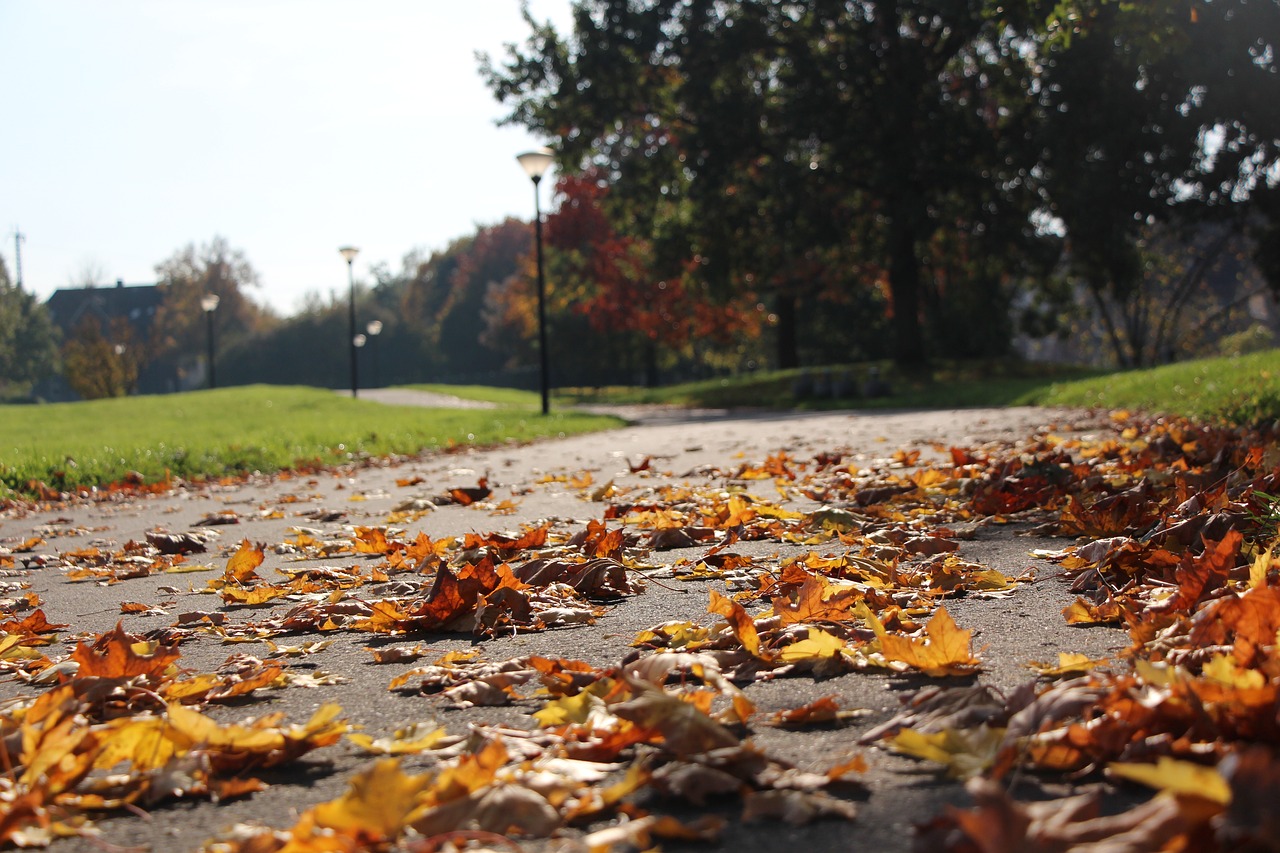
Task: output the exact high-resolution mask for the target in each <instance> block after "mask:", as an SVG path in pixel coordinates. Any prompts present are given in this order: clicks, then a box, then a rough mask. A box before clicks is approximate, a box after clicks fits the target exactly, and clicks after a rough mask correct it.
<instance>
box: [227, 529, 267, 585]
mask: <svg viewBox="0 0 1280 853" xmlns="http://www.w3.org/2000/svg"><path fill="white" fill-rule="evenodd" d="M265 558H266V557H265V555H264V554H263V552H262V546H261V545H254V544H252V543H251V542H250V541H249V540H248V539H245V540H244V541H243V542H241V543H240V549H239V550H238V551H236V552H235V553H234V554H232V555H231V559H230V560H228V561H227V568H226V571H224V572H223V573H222V579H223V580H224V581H227V582H234V583H239V584H245V583H252V582H253V581H257V580H261V578H260V577H259V576H258V574H257V572H256V571H255V570H256V569H257V568H258V566H261V565H262V561H263V560H264V559H265Z"/></svg>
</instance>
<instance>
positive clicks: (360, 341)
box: [351, 335, 368, 347]
mask: <svg viewBox="0 0 1280 853" xmlns="http://www.w3.org/2000/svg"><path fill="white" fill-rule="evenodd" d="M366 340H368V338H366V337H365V336H364V335H356V336H355V337H354V338H352V339H351V343H353V344H355V345H356V347H362V346H364V344H365V341H366Z"/></svg>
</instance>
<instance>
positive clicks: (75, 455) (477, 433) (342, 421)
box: [0, 350, 1280, 496]
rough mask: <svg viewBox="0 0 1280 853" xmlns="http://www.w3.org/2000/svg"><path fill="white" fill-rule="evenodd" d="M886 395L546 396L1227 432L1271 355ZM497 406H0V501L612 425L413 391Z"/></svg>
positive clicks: (1034, 371)
mask: <svg viewBox="0 0 1280 853" xmlns="http://www.w3.org/2000/svg"><path fill="white" fill-rule="evenodd" d="M875 366H876V367H877V368H879V369H880V371H881V373H882V375H883V376H884V377H885V378H886V380H887V381H888V382H889V384H890V386H891V388H892V393H891V394H889V395H887V396H882V397H874V398H867V397H861V396H856V395H850V396H847V397H843V398H832V397H830V396H822V397H819V396H816V395H807V396H800V397H797V396H796V393H795V392H796V390H797V387H798V385H799V384H803V383H805V382H807V383H809V384H812V383H813V381H814V380H815V379H817V378H819V377H825V378H826V379H827V380H828V381H829V380H831V379H838V378H841V377H846V376H847V377H848V378H849V379H850V380H852V381H853V382H854V384H861V382H862V380H863V379H864V378H865V377H866V375H867V370H868V368H869V367H870V365H853V366H848V367H834V368H826V369H823V370H810V371H808V372H807V373H806V372H805V371H798V370H792V371H774V372H769V373H755V374H750V375H744V376H737V377H731V378H717V379H711V380H704V381H701V382H693V383H687V384H683V385H674V386H669V387H665V388H659V389H634V388H613V389H602V390H593V391H590V392H586V391H571V390H564V391H558V392H557V394H556V400H557V402H558V403H559V404H561V405H564V404H569V403H575V402H602V403H667V404H675V405H684V406H704V407H751V408H761V407H764V408H800V409H848V408H939V407H945V408H952V407H963V406H1002V405H1019V404H1023V405H1027V404H1034V405H1047V406H1084V407H1102V408H1108V409H1135V410H1141V411H1147V412H1151V413H1162V414H1170V415H1185V416H1188V417H1194V418H1204V419H1218V420H1225V421H1230V422H1233V423H1248V422H1258V421H1269V420H1280V350H1270V351H1267V352H1262V353H1255V354H1252V355H1245V356H1238V357H1232V358H1219V359H1208V360H1203V361H1191V362H1183V363H1180V364H1172V365H1167V366H1165V367H1158V368H1153V369H1150V370H1141V371H1129V372H1124V373H1111V374H1100V373H1099V372H1097V371H1086V370H1080V369H1071V368H1057V367H1047V366H1043V365H1029V364H1019V363H1016V362H997V363H988V362H984V363H939V364H936V365H935V366H934V367H933V369H932V371H931V372H930V373H928V374H927V375H916V376H906V375H902V374H900V373H898V372H896V371H895V370H894V369H893V367H892V365H889V364H877V365H875ZM413 387H420V388H422V389H424V390H430V391H438V392H441V393H446V394H452V395H454V396H457V397H464V398H467V399H474V400H487V401H491V402H495V403H497V404H498V405H499V406H500V407H501V408H498V409H421V408H414V407H409V406H386V405H382V404H379V403H375V402H372V401H368V400H352V399H350V398H347V397H342V396H340V395H338V394H334V393H333V392H332V391H326V390H322V389H316V388H298V387H281V386H250V387H243V388H224V389H219V390H215V391H196V392H191V393H187V394H172V395H167V396H155V397H128V398H124V399H115V400H96V401H90V402H83V403H58V404H51V405H40V406H0V496H3V495H5V494H6V493H28V492H30V491H31V488H30V484H31V483H32V482H36V483H41V482H42V483H46V484H48V485H49V486H51V487H53V488H55V489H60V490H67V489H73V488H77V487H86V486H99V485H103V484H107V483H112V482H118V481H120V480H122V479H125V478H126V477H129V476H131V475H132V474H133V473H134V472H136V473H137V474H140V475H141V476H142V477H143V479H144V480H146V481H148V482H154V481H158V480H162V479H164V478H165V476H166V475H167V474H171V475H173V476H176V477H182V478H187V479H198V478H205V477H217V476H222V475H226V474H239V473H244V472H250V471H277V470H283V469H289V468H297V467H302V466H311V465H332V464H337V463H341V462H346V461H350V460H353V459H359V458H362V457H366V456H383V455H388V454H396V453H417V452H419V451H422V450H427V449H432V448H440V447H448V446H451V445H458V444H496V443H501V442H505V441H526V440H531V439H534V438H540V437H544V436H554V435H569V434H573V433H580V432H587V431H591V430H599V429H607V428H609V427H612V426H616V425H618V423H619V421H617V420H615V419H613V418H607V417H599V416H594V415H587V414H582V413H578V412H571V411H558V412H553V413H552V414H551V415H550V416H549V417H547V418H543V417H541V416H540V415H539V414H537V410H538V406H539V402H540V400H539V396H538V394H537V393H535V392H532V391H515V390H510V389H502V388H483V387H476V386H453V385H423V386H413Z"/></svg>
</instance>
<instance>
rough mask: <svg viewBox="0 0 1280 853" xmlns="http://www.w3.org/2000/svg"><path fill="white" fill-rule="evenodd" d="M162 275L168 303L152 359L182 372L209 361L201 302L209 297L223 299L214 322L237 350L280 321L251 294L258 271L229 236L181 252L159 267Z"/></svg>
mask: <svg viewBox="0 0 1280 853" xmlns="http://www.w3.org/2000/svg"><path fill="white" fill-rule="evenodd" d="M156 276H157V278H158V287H159V288H160V292H161V294H162V297H163V301H162V303H161V306H160V309H159V310H158V311H157V312H156V316H155V320H154V323H153V325H152V327H151V340H150V341H149V342H148V351H149V356H150V357H151V358H152V359H165V360H172V361H175V362H177V363H178V364H179V366H180V370H181V369H183V366H186V369H189V368H190V366H191V365H193V364H195V363H197V362H199V360H200V359H201V358H202V357H203V356H204V353H205V345H206V330H205V323H206V318H205V315H204V311H203V310H202V308H201V304H200V303H201V300H202V299H203V298H204V297H205V296H206V295H209V296H217V297H218V307H217V311H216V313H215V315H214V318H215V322H216V323H217V329H218V343H219V346H220V347H230V346H233V345H234V344H235V342H236V341H237V340H238V339H241V338H244V337H248V336H250V335H253V334H254V333H256V332H259V331H261V330H262V329H264V328H267V327H269V326H270V325H272V324H273V323H274V322H275V318H274V317H273V315H272V314H271V313H270V312H269V311H268V310H267V309H265V308H263V307H262V306H260V305H258V304H257V303H255V302H254V301H253V300H252V299H251V298H250V296H249V294H248V292H247V291H248V289H249V288H252V287H257V286H258V283H259V282H258V274H257V272H255V271H254V269H253V267H252V266H251V265H250V264H249V260H248V258H246V257H245V255H244V253H243V252H242V251H240V250H238V249H233V248H232V247H231V245H230V244H229V243H228V242H227V240H226V239H225V238H223V237H214V238H213V240H211V241H210V242H208V243H206V244H204V245H203V246H196V244H194V243H192V244H189V245H187V246H185V247H183V248H182V249H179V250H178V251H177V252H175V253H174V254H173V255H172V256H171V257H170V258H168V259H167V260H165V261H163V262H161V263H160V264H158V265H157V266H156Z"/></svg>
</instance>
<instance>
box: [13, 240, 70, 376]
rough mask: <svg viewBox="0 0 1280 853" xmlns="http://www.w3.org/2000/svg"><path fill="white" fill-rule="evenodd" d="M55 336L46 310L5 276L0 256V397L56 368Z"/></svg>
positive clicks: (32, 295)
mask: <svg viewBox="0 0 1280 853" xmlns="http://www.w3.org/2000/svg"><path fill="white" fill-rule="evenodd" d="M57 360H58V338H57V331H56V330H55V329H54V327H53V322H52V321H51V320H50V319H49V312H48V311H46V310H45V308H44V306H43V305H41V304H40V303H39V302H37V301H36V298H35V295H34V294H31V293H28V292H27V291H25V290H24V289H22V288H21V287H19V286H18V285H17V284H15V283H13V282H12V281H10V279H9V270H8V267H7V266H6V265H5V262H4V258H3V257H0V397H14V396H20V395H23V394H26V393H28V392H29V391H30V390H31V387H32V385H34V384H35V383H36V382H38V381H39V380H41V379H43V378H45V377H46V376H51V375H53V373H54V372H55V371H56V370H57Z"/></svg>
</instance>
